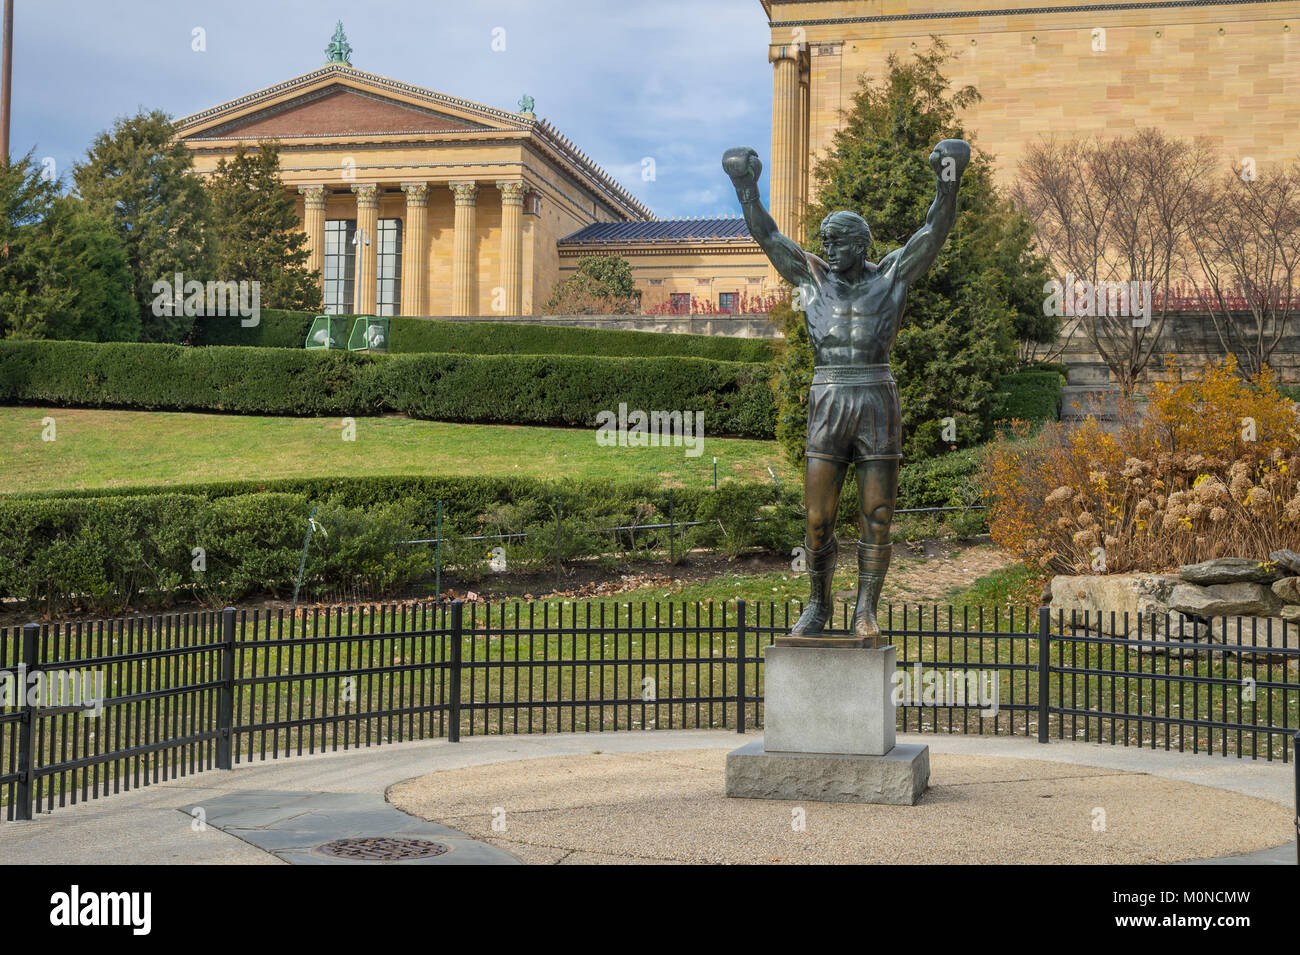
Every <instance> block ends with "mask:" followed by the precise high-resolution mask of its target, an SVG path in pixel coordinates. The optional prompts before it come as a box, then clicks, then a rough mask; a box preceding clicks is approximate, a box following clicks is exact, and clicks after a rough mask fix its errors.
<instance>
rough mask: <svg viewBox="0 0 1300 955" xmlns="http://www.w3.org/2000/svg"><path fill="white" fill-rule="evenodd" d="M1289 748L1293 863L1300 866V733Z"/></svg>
mask: <svg viewBox="0 0 1300 955" xmlns="http://www.w3.org/2000/svg"><path fill="white" fill-rule="evenodd" d="M1292 743H1293V744H1294V745H1293V746H1292V747H1291V764H1292V765H1293V766H1295V863H1296V865H1300V733H1296V734H1295V739H1294V740H1292Z"/></svg>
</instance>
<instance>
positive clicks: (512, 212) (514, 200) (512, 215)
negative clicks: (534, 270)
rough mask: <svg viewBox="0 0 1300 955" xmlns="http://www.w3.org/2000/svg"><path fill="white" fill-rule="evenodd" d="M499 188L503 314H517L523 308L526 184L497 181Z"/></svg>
mask: <svg viewBox="0 0 1300 955" xmlns="http://www.w3.org/2000/svg"><path fill="white" fill-rule="evenodd" d="M497 188H498V189H500V190H501V287H502V288H503V289H505V303H504V304H505V314H506V315H519V314H521V313H522V312H523V308H524V196H526V195H527V194H528V184H527V183H524V182H498V183H497Z"/></svg>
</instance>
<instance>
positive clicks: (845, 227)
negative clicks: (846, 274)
mask: <svg viewBox="0 0 1300 955" xmlns="http://www.w3.org/2000/svg"><path fill="white" fill-rule="evenodd" d="M821 239H822V247H823V249H824V250H825V252H826V261H827V263H828V264H829V265H830V267H831V268H833V269H837V270H838V269H842V268H847V267H848V266H849V265H850V264H851V263H852V262H855V261H856V262H862V261H864V260H865V259H866V257H867V251H868V250H869V249H870V248H871V227H870V226H869V225H867V220H866V219H864V218H862V216H860V215H858V214H857V213H856V212H848V211H846V210H844V209H841V210H840V211H839V212H832V213H831V214H830V215H828V216H827V217H826V218H825V219H823V220H822V227H821Z"/></svg>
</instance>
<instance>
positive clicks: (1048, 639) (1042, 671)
mask: <svg viewBox="0 0 1300 955" xmlns="http://www.w3.org/2000/svg"><path fill="white" fill-rule="evenodd" d="M1051 668H1052V608H1051V607H1039V608H1038V742H1040V743H1046V742H1047V740H1048V727H1047V713H1048V698H1049V697H1050V695H1051V692H1052V669H1051Z"/></svg>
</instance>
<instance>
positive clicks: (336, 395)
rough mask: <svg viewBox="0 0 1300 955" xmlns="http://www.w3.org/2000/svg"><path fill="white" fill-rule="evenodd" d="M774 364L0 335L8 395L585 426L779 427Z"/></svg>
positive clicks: (749, 432) (763, 432)
mask: <svg viewBox="0 0 1300 955" xmlns="http://www.w3.org/2000/svg"><path fill="white" fill-rule="evenodd" d="M767 377H768V372H767V369H766V367H765V366H763V365H760V364H749V363H741V362H720V361H708V360H704V359H698V358H608V357H590V356H579V355H450V354H437V353H431V354H419V355H368V354H352V353H347V352H338V351H305V350H301V349H298V350H293V349H286V348H232V347H219V346H218V347H212V348H190V347H185V346H181V345H144V344H135V343H125V342H116V343H105V344H99V343H91V342H44V341H32V342H16V341H4V342H0V402H4V403H9V404H42V405H66V406H74V407H108V408H141V409H150V410H161V411H224V412H234V413H237V414H265V415H378V414H384V413H393V412H396V413H399V414H406V415H410V416H411V417H413V418H427V419H432V420H437V421H465V422H476V423H484V424H529V425H558V426H567V427H588V426H592V425H594V424H595V423H596V416H597V415H598V414H599V412H601V411H603V410H610V411H617V409H618V406H619V404H620V403H626V405H627V406H628V408H629V409H642V410H646V411H650V410H682V411H696V412H702V413H703V414H704V423H705V424H704V427H705V433H706V434H710V435H719V434H730V435H740V436H743V437H754V438H770V437H772V434H773V429H774V426H775V411H774V408H773V401H772V392H771V388H770V387H769V386H768V383H767Z"/></svg>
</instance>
